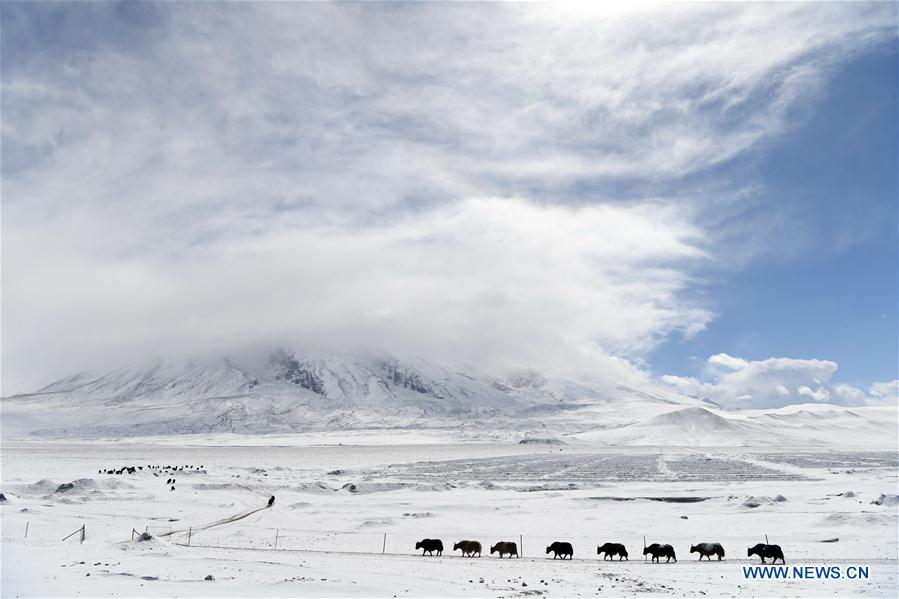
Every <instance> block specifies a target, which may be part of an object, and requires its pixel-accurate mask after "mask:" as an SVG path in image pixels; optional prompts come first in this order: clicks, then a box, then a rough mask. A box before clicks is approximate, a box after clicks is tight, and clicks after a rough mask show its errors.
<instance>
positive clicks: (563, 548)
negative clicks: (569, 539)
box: [546, 541, 574, 559]
mask: <svg viewBox="0 0 899 599" xmlns="http://www.w3.org/2000/svg"><path fill="white" fill-rule="evenodd" d="M550 551H552V553H553V559H556V558H558V557H559V556H561V557H562V559H565V556H568V559H571V558H572V557H573V556H574V549H573V548H572V547H571V543H566V542H564V541H555V542H554V543H553V544H552V545H550V546H549V547H547V548H546V554H547V555H549V552H550Z"/></svg>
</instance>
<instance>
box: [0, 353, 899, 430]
mask: <svg viewBox="0 0 899 599" xmlns="http://www.w3.org/2000/svg"><path fill="white" fill-rule="evenodd" d="M0 410H2V433H3V437H4V439H10V438H14V437H21V436H32V435H36V436H51V437H78V438H89V437H121V436H158V435H172V434H192V433H204V434H208V433H242V434H289V433H311V432H315V433H325V432H333V431H354V430H355V431H361V430H369V431H371V430H373V429H374V430H377V429H380V430H385V429H390V430H399V429H402V430H406V431H409V430H422V431H428V430H431V431H436V430H440V431H453V432H454V434H456V435H459V436H461V437H464V438H467V439H488V438H489V439H497V438H504V439H518V438H523V437H525V436H537V437H542V436H546V437H556V436H562V437H565V438H568V439H569V440H571V441H572V442H579V441H582V442H591V443H605V444H616V445H656V444H668V445H763V444H765V443H769V442H778V443H781V442H783V443H790V444H794V445H795V444H799V445H805V444H812V445H814V444H821V443H827V441H828V439H834V440H839V439H840V438H841V437H845V434H842V435H841V431H843V433H845V431H857V432H860V433H862V434H865V435H866V436H867V437H866V438H868V439H874V438H876V439H885V440H886V442H889V440H890V439H891V438H892V439H894V438H895V434H894V433H895V431H894V430H893V429H894V427H892V428H891V427H890V426H888V425H889V424H890V422H889V418H888V416H890V414H885V415H884V414H880V413H876V414H874V416H875V417H873V418H872V417H871V414H873V412H871V411H870V410H869V412H871V413H866V414H864V415H863V414H862V412H863V410H855V411H850V410H847V409H845V408H839V407H836V406H820V405H815V406H807V407H806V409H786V408H784V409H781V410H771V411H765V410H755V411H748V412H734V411H725V410H721V409H719V408H718V406H716V405H714V404H711V403H709V402H707V401H703V400H699V399H695V398H691V397H686V396H683V395H680V394H678V393H676V392H674V391H671V390H669V389H666V388H664V387H662V386H657V385H654V384H652V383H649V382H647V383H646V384H644V385H641V386H640V388H634V387H632V386H626V385H621V384H616V383H610V382H607V381H600V380H592V379H590V378H587V377H555V378H553V377H547V376H545V375H543V374H541V373H538V372H536V371H522V372H516V373H512V374H510V375H507V376H504V377H496V376H491V375H488V374H485V373H482V372H478V371H477V369H475V368H472V367H462V366H454V365H447V364H443V363H438V362H435V361H433V360H429V359H426V358H414V359H404V360H399V359H396V358H394V357H389V356H351V355H335V354H300V353H297V352H293V351H289V350H278V351H276V352H274V353H272V354H270V355H268V356H266V357H265V358H264V359H261V360H248V361H240V363H238V361H235V360H228V359H221V360H206V361H184V362H176V361H165V360H159V361H155V362H152V363H149V364H146V365H143V366H140V367H137V368H126V369H120V370H115V371H112V372H107V373H81V374H78V375H75V376H72V377H68V378H65V379H62V380H59V381H57V382H54V383H52V384H50V385H48V386H46V387H44V388H42V389H40V390H38V391H36V392H34V393H30V394H23V395H17V396H13V397H8V398H4V399H3V402H2V405H0ZM891 435H892V436H891Z"/></svg>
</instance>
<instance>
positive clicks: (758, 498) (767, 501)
mask: <svg viewBox="0 0 899 599" xmlns="http://www.w3.org/2000/svg"><path fill="white" fill-rule="evenodd" d="M786 500H787V498H786V497H784V496H783V495H775V496H774V497H768V496H767V495H747V496H745V497H742V498H740V505H741V506H743V507H747V508H750V509H752V508H757V507H761V506H763V505H773V504H775V503H783V502H784V501H786Z"/></svg>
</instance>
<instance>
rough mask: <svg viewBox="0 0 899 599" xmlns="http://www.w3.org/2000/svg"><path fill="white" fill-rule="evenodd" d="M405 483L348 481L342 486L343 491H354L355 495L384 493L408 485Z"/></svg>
mask: <svg viewBox="0 0 899 599" xmlns="http://www.w3.org/2000/svg"><path fill="white" fill-rule="evenodd" d="M407 486H408V485H405V484H403V483H370V482H361V483H347V484H345V485H343V486H342V487H340V490H341V491H346V492H348V493H353V494H355V495H367V494H368V493H384V492H386V491H396V490H397V489H403V488H405V487H407Z"/></svg>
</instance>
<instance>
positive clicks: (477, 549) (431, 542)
mask: <svg viewBox="0 0 899 599" xmlns="http://www.w3.org/2000/svg"><path fill="white" fill-rule="evenodd" d="M415 549H416V550H418V549H421V554H422V555H425V554H427V555H443V541H441V540H440V539H422V540H421V541H419V542H417V543H416V544H415ZM481 550H482V549H481V543H480V541H459V542H458V543H456V544H455V545H453V551H462V555H463V556H465V557H481ZM494 553H498V554H499V557H500V558H502V557H504V556H506V555H508V556H509V557H519V555H518V544H517V543H513V542H512V541H500V542H499V543H497V544H496V545H494V546H492V547H491V548H490V555H493V554H494ZM550 553H552V554H553V559H566V558H567V559H571V558H573V557H574V548H573V547H572V546H571V543H568V542H565V541H556V542H554V543H553V544H552V545H549V546H548V547H547V548H546V555H549V554H550ZM690 553H698V554H699V559H700V561H701V560H702V558H703V557H704V558H706V559H707V560H709V561H711V560H712V557H711V556H713V555H714V556H716V557H717V558H718V560H719V561H720V560H721V559H723V558H724V547H722V546H721V543H699V544H698V545H693V546H691V547H690ZM596 554H597V555H602V556H603V560H606V559H610V560H613V559H615V556H616V555H617V556H618V561H621V560H623V559H628V556H627V548H625V546H624V545H622V544H621V543H605V544H603V545H599V546H597V547H596ZM643 555H644V556H645V555H650V556H652V561H654V562H658V561H659V558H662V557H664V558H665V562H666V563H667V562H670V561H671V560H674V561H675V562H676V561H677V556H676V555H675V554H674V547H672V546H671V545H661V544H659V543H653V544H652V545H650V546H648V547H644V548H643ZM753 555H757V556H759V557H760V558H761V559H762V563H763V564H764V563H767V562H765V559H771V560H772V563H776V562H777V560H780V562H781V563H785V562H784V554H783V551H782V550H781V548H780V545H766V544H765V543H759V544H758V545H756V546H755V547H750V548H749V549H748V550H747V556H748V557H752V556H753Z"/></svg>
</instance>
